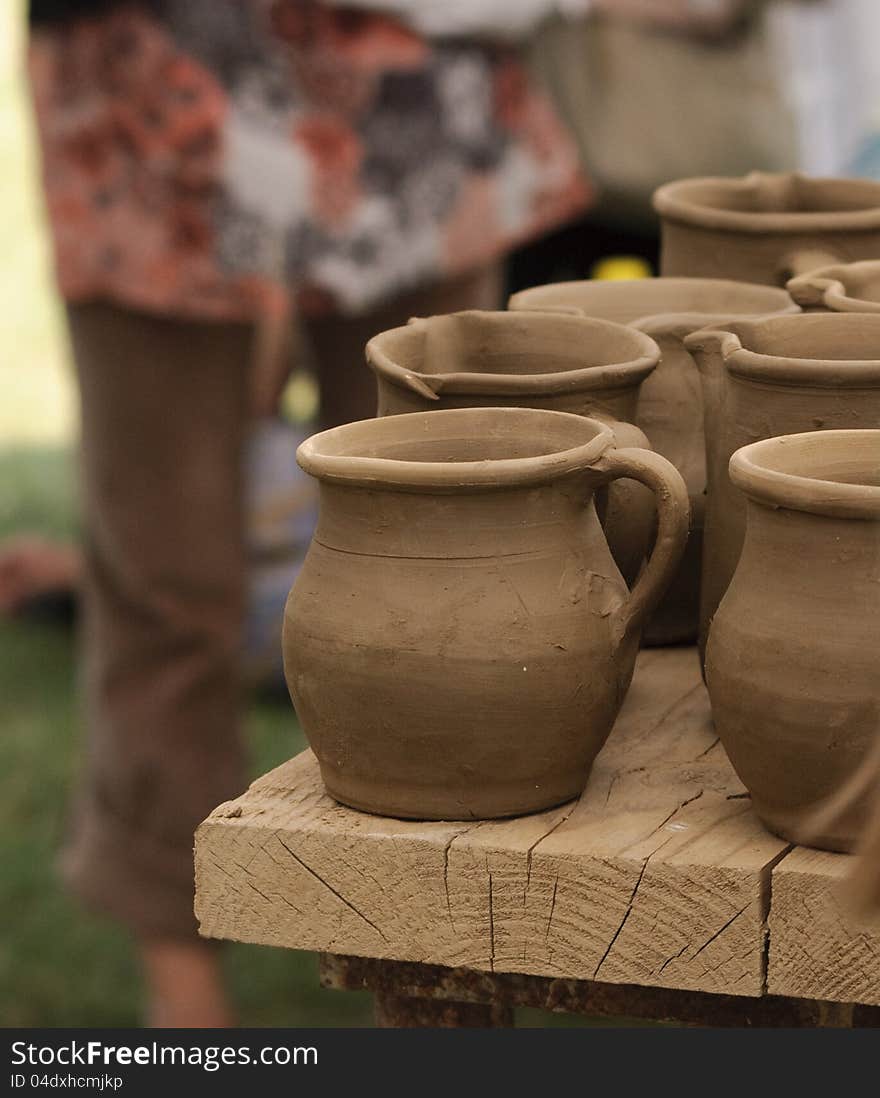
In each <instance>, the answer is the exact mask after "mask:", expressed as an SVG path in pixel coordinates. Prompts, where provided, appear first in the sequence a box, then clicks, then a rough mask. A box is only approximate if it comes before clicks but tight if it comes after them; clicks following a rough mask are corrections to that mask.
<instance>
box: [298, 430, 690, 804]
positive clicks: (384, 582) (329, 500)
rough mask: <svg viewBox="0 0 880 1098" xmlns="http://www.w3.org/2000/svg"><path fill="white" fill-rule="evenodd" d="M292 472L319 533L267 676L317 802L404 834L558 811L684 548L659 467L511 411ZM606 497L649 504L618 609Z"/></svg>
mask: <svg viewBox="0 0 880 1098" xmlns="http://www.w3.org/2000/svg"><path fill="white" fill-rule="evenodd" d="M298 460H299V463H300V465H301V466H302V467H303V468H304V469H305V470H306V471H307V472H308V473H310V474H311V475H312V476H314V477H316V478H317V480H318V481H319V486H320V518H319V522H318V529H317V532H316V535H315V538H314V540H313V542H312V545H311V548H310V550H309V553H308V556H307V557H306V561H305V563H304V565H303V568H302V571H301V572H300V574H299V576H298V578H297V580H296V583H295V584H294V586H293V589H292V591H291V594H290V597H289V600H288V603H287V607H286V610H285V620H284V639H283V647H284V661H285V670H286V675H287V682H288V686H289V687H290V691H291V695H292V697H293V701H294V704H295V706H296V710H297V713H298V715H299V719H300V721H301V722H302V726H303V729H304V731H305V733H306V736H307V737H308V739H309V742H310V744H311V746H312V748H313V750H314V752H315V755H316V756H317V758H318V761H319V763H320V766H321V773H322V776H323V779H324V782H325V785H326V787H327V790H328V792H329V793H330V794H331V795H332V796H333V797H335V798H336V799H337V800H339V801H342V802H344V803H345V804H348V805H351V806H353V807H354V808H358V809H361V810H364V811H367V812H375V813H380V814H382V815H389V816H399V817H406V818H415V819H485V818H492V817H501V816H511V815H518V814H521V813H528V812H538V811H542V810H544V809H546V808H549V807H551V806H552V805H555V804H559V803H561V802H563V801H566V800H569V799H571V798H572V797H575V796H577V795H578V794H579V793H580V792H581V791H582V789H583V787H584V785H585V784H586V781H587V776H588V775H589V772H590V767H591V765H592V762H593V759H594V758H595V756H596V754H597V753H598V751H599V750H600V748H601V747H602V745H603V744H604V742H605V740H606V738H607V736H608V733H609V732H610V731H611V727H612V725H613V723H614V720H615V718H616V717H617V714H618V711H619V709H620V706H621V703H622V701H623V698H624V696H625V694H626V691H627V689H628V686H629V682H630V679H631V677H632V672H633V665H634V662H635V657H636V653H637V649H638V643H639V632H640V630H641V627H642V625H643V623H644V620H645V618H646V616H647V615H648V614H649V613H650V611H651V609H652V608H653V606H654V605H655V603H656V601H657V599H658V597H659V595H660V593H661V591H662V589H663V587H664V585H665V584H666V582H667V581H668V578H669V575H670V574H671V572H672V571H673V570H674V569H675V567H676V566H677V564H678V559H679V556H680V554H681V550H682V548H683V546H684V542H685V538H686V536H687V522H688V519H687V493H686V491H685V487H684V484H683V482H682V480H681V477H680V476H679V475H678V473H676V471H675V469H674V468H673V467H672V466H671V465H670V464H669V463H668V462H667V461H665V460H664V459H663V458H661V457H660V456H659V455H657V454H654V453H652V452H650V451H647V450H640V449H617V448H615V446H614V440H613V436H612V433H611V431H610V429H609V428H608V427H607V426H606V425H604V424H602V423H600V422H598V421H597V420H592V419H588V418H585V417H581V416H575V415H567V414H565V413H562V412H544V411H536V410H534V409H517V408H492V409H479V408H467V409H461V410H451V411H441V412H422V413H414V414H411V415H401V416H389V417H386V418H384V419H373V420H366V421H363V422H358V423H351V424H347V425H345V426H343V427H338V428H335V429H333V430H331V431H325V432H323V433H322V434H319V435H315V436H314V437H313V438H311V439H310V440H308V441H306V442H304V443H303V444H302V445H301V446H300V448H299V451H298ZM618 477H630V478H634V479H636V480H638V481H640V482H641V483H642V484H644V485H646V486H647V487H648V488H649V489H650V490H651V491H652V492H653V493H654V494H655V496H656V499H657V508H658V537H657V541H656V545H655V548H654V550H653V552H652V554H651V557H650V559H649V560H648V562H647V564H646V566H645V569H644V570H643V571H642V573H641V574H640V576H639V578H638V580H637V582H636V584H635V586H634V588H633V590H632V591H631V592H630V591H629V590H628V589H627V587H626V585H625V584H624V582H623V580H622V578H621V577H620V574H619V572H618V571H617V569H616V568H615V566H614V563H613V561H612V559H611V555H610V553H609V551H608V546H607V543H606V540H605V536H604V534H603V533H602V529H601V527H600V525H599V521H598V518H597V516H596V511H595V508H594V505H593V497H594V493H595V492H596V490H597V489H598V488H599V487H601V486H603V485H606V484H608V483H609V482H610V481H612V480H615V479H616V478H618Z"/></svg>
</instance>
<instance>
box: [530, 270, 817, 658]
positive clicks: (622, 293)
mask: <svg viewBox="0 0 880 1098" xmlns="http://www.w3.org/2000/svg"><path fill="white" fill-rule="evenodd" d="M510 308H511V309H517V310H519V309H545V310H546V309H550V308H559V309H565V310H568V311H575V312H577V313H582V314H583V315H585V316H591V317H600V318H603V319H606V320H612V321H616V322H619V323H623V324H630V325H632V326H633V327H635V328H637V329H639V330H640V331H642V332H644V333H645V334H646V335H649V336H650V337H651V338H652V339H653V340H654V341H655V342H656V344H657V346H658V347H659V348H660V362H659V364H658V366H657V368H656V369H655V370H654V371H652V373H651V374H649V375H648V377H646V378H645V380H644V382H643V383H642V385H641V388H640V390H639V396H638V407H637V411H636V416H635V422H636V425H637V426H638V427H639V428H641V430H643V431H644V432H645V435H646V436H647V439H648V441H649V442H650V444H651V447H652V449H654V450H656V451H657V453H659V454H662V455H663V456H664V457H665V458H668V459H669V460H670V461H671V462H672V464H673V465H674V466H675V467H676V469H678V471H679V472H680V473H681V475H682V476H683V477H684V480H685V483H686V484H687V487H688V494H689V496H690V503H691V531H690V536H689V538H688V544H687V548H686V550H685V554H684V557H683V558H682V563H681V566H680V567H679V570H678V573H677V574H676V576H675V578H674V579H673V581H672V583H671V584H670V586H669V590H668V591H667V592H666V595H665V596H664V598H663V600H662V601H661V603H660V605H659V606H658V607H657V610H656V612H655V613H654V615H653V617H652V618H651V620H650V621H649V622H648V624H647V626H646V627H645V632H644V641H645V643H648V644H680V643H692V642H693V641H695V640H696V639H697V632H698V622H699V604H700V571H701V562H702V552H703V512H704V502H705V494H706V453H705V451H706V442H705V438H704V434H703V400H702V394H701V390H700V377H699V373H698V371H697V368H696V365H695V363H694V361H693V358H692V357H691V354H690V351H688V349H687V348H686V347H685V345H684V339H685V336H687V335H690V333H691V332H694V331H697V330H698V329H700V328H704V327H706V325H707V324H723V323H725V321H728V320H733V319H735V318H737V317H741V316H763V315H767V314H772V313H794V312H797V311H798V307H797V306H796V305H795V304H794V303H793V302H792V300H791V298H790V297H789V295H788V294H787V293H786V292H785V290H782V289H777V288H775V287H771V286H763V285H755V284H749V283H744V282H732V281H729V280H726V279H709V278H644V279H638V280H632V281H609V282H603V281H581V282H560V283H556V284H555V285H548V286H536V287H535V288H534V289H531V290H524V291H522V292H521V293H518V294H514V296H513V297H512V298H511V300H510Z"/></svg>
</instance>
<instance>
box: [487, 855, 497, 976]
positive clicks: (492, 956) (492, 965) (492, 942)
mask: <svg viewBox="0 0 880 1098" xmlns="http://www.w3.org/2000/svg"><path fill="white" fill-rule="evenodd" d="M486 872H487V873H489V863H488V859H487V861H486ZM489 971H490V972H494V971H495V907H494V900H493V896H492V874H491V873H489Z"/></svg>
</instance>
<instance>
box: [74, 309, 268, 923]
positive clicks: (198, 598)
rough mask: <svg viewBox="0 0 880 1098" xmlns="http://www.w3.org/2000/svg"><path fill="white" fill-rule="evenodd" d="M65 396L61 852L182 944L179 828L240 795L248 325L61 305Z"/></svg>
mask: <svg viewBox="0 0 880 1098" xmlns="http://www.w3.org/2000/svg"><path fill="white" fill-rule="evenodd" d="M68 315H69V323H70V332H71V337H72V342H73V350H74V357H75V359H76V366H77V372H78V375H79V382H80V390H81V397H82V460H83V474H84V476H83V479H84V510H85V528H86V544H85V565H86V580H85V591H84V599H85V611H86V614H85V636H84V642H85V661H84V664H85V666H84V669H85V688H86V703H87V713H88V721H89V732H90V740H89V756H88V762H87V768H86V775H85V783H84V789H83V794H82V796H81V797H80V801H79V805H78V812H77V813H76V815H75V821H74V829H73V833H72V835H71V839H70V843H69V845H68V848H67V850H66V853H65V857H64V868H65V873H66V876H67V878H68V880H69V882H70V883H71V884H72V886H73V887H74V889H75V890H76V891H77V892H78V893H80V894H81V896H82V897H83V898H84V899H86V900H87V901H88V902H90V903H91V904H92V905H94V906H96V907H98V908H100V909H102V910H104V911H105V912H107V913H109V914H111V915H113V916H114V917H116V918H118V919H120V920H122V921H123V922H125V923H127V924H128V925H129V926H130V927H131V928H132V929H134V930H135V931H136V932H137V933H139V934H140V935H142V936H146V937H164V938H168V937H172V938H174V937H188V936H190V935H193V934H194V932H195V920H194V917H193V912H192V908H193V857H192V847H193V832H194V830H195V828H196V826H197V825H198V823H199V822H200V820H202V819H203V818H204V817H205V816H206V815H207V814H208V813H209V812H210V811H211V809H212V808H214V807H215V806H216V805H217V804H218V803H220V802H221V801H224V800H227V799H229V798H230V797H232V796H234V795H236V794H237V793H239V792H241V790H242V788H243V786H244V767H243V760H242V751H241V745H240V742H239V710H240V687H239V663H240V644H241V618H242V603H243V597H242V595H243V579H244V557H243V541H242V528H241V527H242V501H241V495H242V493H241V446H242V441H243V429H244V424H245V417H246V412H247V380H248V378H247V374H248V369H247V368H248V362H249V357H250V345H251V339H252V333H251V329H250V328H249V327H248V326H246V325H239V324H212V323H189V322H182V321H174V320H167V319H160V318H156V317H151V316H147V315H143V314H139V313H135V312H132V311H129V310H126V309H121V308H116V307H113V306H110V305H104V304H90V305H81V306H73V307H71V308H70V309H69V314H68Z"/></svg>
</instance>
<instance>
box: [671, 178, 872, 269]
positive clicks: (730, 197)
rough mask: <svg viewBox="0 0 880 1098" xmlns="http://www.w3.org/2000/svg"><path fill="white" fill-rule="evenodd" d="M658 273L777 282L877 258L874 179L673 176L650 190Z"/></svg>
mask: <svg viewBox="0 0 880 1098" xmlns="http://www.w3.org/2000/svg"><path fill="white" fill-rule="evenodd" d="M654 209H655V210H656V211H657V213H658V214H659V215H660V221H661V253H660V273H661V274H664V275H692V276H693V275H698V276H700V277H703V278H735V279H742V280H743V281H745V282H764V283H768V284H770V285H775V286H784V285H785V283H786V282H787V281H788V279H790V278H791V277H792V276H795V275H801V274H806V273H807V272H809V271H811V270H814V269H815V268H817V267H821V266H826V265H827V264H830V263H848V262H850V261H852V260H856V259H874V258H876V257H877V256H880V183H877V182H874V181H872V180H867V179H820V178H812V177H809V176H804V175H800V174H798V173H796V172H792V173H782V174H773V173H767V172H752V173H750V174H749V175H747V176H744V177H742V178H723V177H719V178H704V179H681V180H678V181H676V182H674V183H666V184H665V185H664V186H662V187H659V188H658V189H657V190H656V191H655V192H654Z"/></svg>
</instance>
